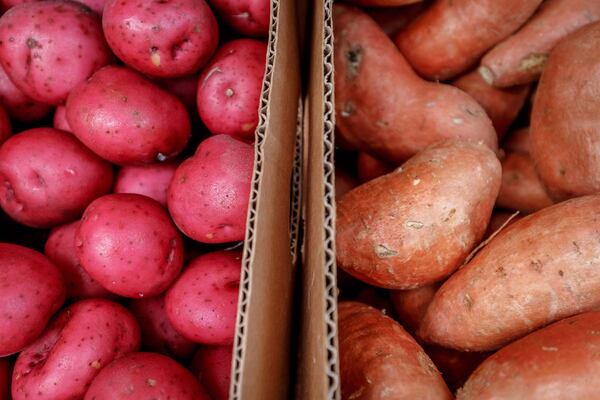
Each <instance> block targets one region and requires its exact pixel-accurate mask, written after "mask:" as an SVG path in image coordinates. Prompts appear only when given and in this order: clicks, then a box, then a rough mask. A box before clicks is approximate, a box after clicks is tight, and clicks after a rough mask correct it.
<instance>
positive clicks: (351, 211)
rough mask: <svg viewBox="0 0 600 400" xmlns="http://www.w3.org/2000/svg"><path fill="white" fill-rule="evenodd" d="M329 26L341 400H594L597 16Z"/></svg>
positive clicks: (503, 7)
mask: <svg viewBox="0 0 600 400" xmlns="http://www.w3.org/2000/svg"><path fill="white" fill-rule="evenodd" d="M409 3H411V4H409ZM412 3H416V4H412ZM358 7H362V8H358ZM333 18H334V52H335V55H334V62H335V109H336V129H337V144H338V147H339V148H338V151H337V158H336V167H337V170H336V178H337V180H336V189H337V190H336V192H337V196H338V197H337V202H336V204H337V206H336V207H337V208H336V214H337V221H336V252H337V265H338V271H339V286H340V304H339V326H338V327H339V331H338V334H339V346H340V362H341V365H340V368H341V386H342V397H343V398H344V399H353V400H357V399H449V398H453V397H454V396H456V398H458V399H462V400H472V399H550V398H551V399H588V398H590V399H591V398H597V397H598V394H599V393H600V380H598V378H597V376H596V375H597V370H598V368H599V367H600V353H599V352H598V349H599V348H600V347H599V346H600V313H599V312H596V310H597V309H598V308H599V307H600V113H599V112H598V111H599V110H600V1H598V0H546V1H543V2H542V0H520V1H497V0H477V1H476V0H434V1H428V2H419V1H418V0H347V1H345V2H341V1H340V2H338V3H336V5H335V6H334V12H333Z"/></svg>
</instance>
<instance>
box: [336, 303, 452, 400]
mask: <svg viewBox="0 0 600 400" xmlns="http://www.w3.org/2000/svg"><path fill="white" fill-rule="evenodd" d="M338 332H339V333H338V335H339V336H338V337H339V339H338V340H339V352H340V380H341V387H342V399H344V400H346V399H348V400H350V399H351V400H375V399H382V398H390V399H399V400H401V399H407V400H408V399H417V398H418V399H424V400H426V399H432V400H433V399H435V400H439V399H451V398H452V395H451V394H450V391H449V390H448V388H447V387H446V384H445V383H444V380H443V379H442V377H441V375H440V373H439V372H438V370H437V369H436V367H435V365H433V363H432V362H431V360H430V359H429V357H428V356H427V354H425V352H424V351H423V349H422V348H421V346H419V345H418V344H417V342H415V340H414V339H413V338H412V337H411V336H410V335H409V334H408V333H406V331H404V329H402V327H401V326H400V325H399V324H398V323H396V322H395V321H394V320H392V319H391V318H389V317H387V316H385V315H384V314H382V313H381V312H380V311H377V310H376V309H374V308H372V307H370V306H367V305H365V304H361V303H356V302H341V303H339V305H338Z"/></svg>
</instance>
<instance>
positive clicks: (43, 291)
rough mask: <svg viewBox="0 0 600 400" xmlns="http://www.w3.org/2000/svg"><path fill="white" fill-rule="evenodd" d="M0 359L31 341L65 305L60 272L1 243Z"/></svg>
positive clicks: (43, 259) (47, 262)
mask: <svg viewBox="0 0 600 400" xmlns="http://www.w3.org/2000/svg"><path fill="white" fill-rule="evenodd" d="M0 287H1V288H2V290H0V314H1V315H2V318H0V357H4V356H7V355H10V354H12V353H16V352H18V351H20V350H21V349H23V347H25V346H27V345H28V344H29V343H31V342H32V341H34V340H35V339H36V338H37V337H38V335H39V334H40V333H42V331H43V330H44V328H45V327H46V324H47V323H48V321H49V320H50V317H51V316H52V314H54V313H55V312H56V311H57V310H58V309H59V308H60V306H61V305H62V304H63V302H64V301H65V285H64V283H63V281H62V276H61V275H60V271H59V270H58V268H56V266H55V265H54V264H52V263H51V262H50V260H48V259H47V258H46V257H44V256H43V255H42V254H40V253H38V252H37V251H34V250H31V249H28V248H26V247H22V246H17V245H14V244H9V243H0Z"/></svg>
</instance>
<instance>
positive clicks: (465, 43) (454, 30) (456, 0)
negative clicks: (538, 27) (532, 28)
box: [395, 0, 542, 80]
mask: <svg viewBox="0 0 600 400" xmlns="http://www.w3.org/2000/svg"><path fill="white" fill-rule="evenodd" d="M541 3H542V0H508V1H498V0H436V1H435V2H434V3H433V5H432V6H431V7H429V8H428V9H427V10H425V11H424V12H423V13H421V15H419V17H417V19H416V20H414V21H413V22H412V23H411V24H410V25H408V27H406V29H405V30H403V31H401V32H400V33H398V36H396V39H395V41H396V44H397V45H398V47H399V48H400V51H401V52H402V54H404V57H406V59H407V60H408V62H410V64H411V65H412V66H413V68H414V69H415V70H416V71H417V72H418V73H419V74H420V75H421V76H423V77H425V78H427V79H435V80H445V79H448V78H452V77H454V76H456V75H458V74H460V73H462V72H465V71H466V70H468V69H469V68H470V67H472V66H473V65H474V64H475V63H476V62H477V60H478V59H479V57H481V56H482V55H483V54H484V53H485V51H486V50H488V49H489V48H490V47H492V46H494V45H495V44H496V43H498V42H500V41H501V40H502V39H504V38H505V37H507V36H508V35H510V34H511V33H513V32H514V31H516V30H517V29H519V27H521V25H523V23H525V21H527V20H528V19H529V17H530V16H531V15H532V14H533V13H534V12H535V10H536V9H537V8H538V6H539V5H540V4H541Z"/></svg>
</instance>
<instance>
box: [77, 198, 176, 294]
mask: <svg viewBox="0 0 600 400" xmlns="http://www.w3.org/2000/svg"><path fill="white" fill-rule="evenodd" d="M75 244H76V246H77V257H78V258H79V261H80V263H81V265H82V266H83V268H84V269H85V270H86V271H87V272H88V273H89V274H90V276H91V277H92V278H94V279H95V280H96V281H97V282H98V283H100V284H101V285H102V286H103V287H105V288H106V289H108V290H109V291H111V292H113V293H116V294H118V295H120V296H124V297H131V298H142V297H146V296H148V297H151V296H156V295H158V294H160V293H162V292H164V291H165V290H166V289H167V288H168V287H169V285H170V284H171V283H172V282H173V281H174V280H175V279H176V278H177V275H179V272H180V271H181V266H182V264H183V240H182V238H181V235H180V234H179V231H177V228H176V227H175V225H173V223H172V222H171V219H170V218H169V215H168V214H167V212H166V211H165V209H164V208H162V207H161V206H160V204H159V203H158V202H156V201H155V200H152V199H151V198H149V197H146V196H142V195H139V194H124V193H120V194H109V195H106V196H103V197H100V198H99V199H97V200H95V201H94V202H93V203H92V204H90V205H89V207H88V208H87V209H86V210H85V213H84V214H83V217H82V219H81V224H80V225H79V229H78V230H77V233H76V235H75Z"/></svg>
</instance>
